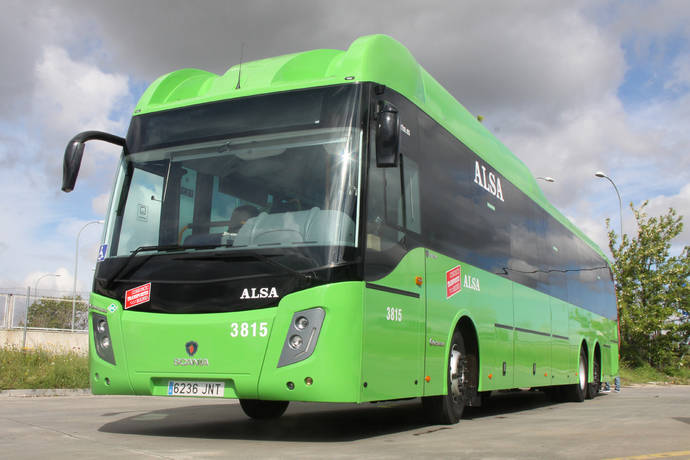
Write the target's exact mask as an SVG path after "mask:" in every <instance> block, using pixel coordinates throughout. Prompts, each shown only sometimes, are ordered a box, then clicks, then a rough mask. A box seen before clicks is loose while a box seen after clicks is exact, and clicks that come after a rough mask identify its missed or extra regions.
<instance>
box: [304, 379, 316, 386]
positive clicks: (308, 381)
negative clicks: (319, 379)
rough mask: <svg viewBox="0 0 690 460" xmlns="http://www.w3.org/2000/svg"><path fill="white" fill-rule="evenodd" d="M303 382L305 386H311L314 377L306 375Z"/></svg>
mask: <svg viewBox="0 0 690 460" xmlns="http://www.w3.org/2000/svg"><path fill="white" fill-rule="evenodd" d="M304 383H305V385H307V386H311V384H312V383H314V379H312V378H311V377H307V378H306V379H304Z"/></svg>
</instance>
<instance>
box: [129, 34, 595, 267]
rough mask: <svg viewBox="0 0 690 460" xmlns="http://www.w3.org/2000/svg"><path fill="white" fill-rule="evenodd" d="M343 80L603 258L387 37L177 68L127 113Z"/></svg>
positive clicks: (520, 166)
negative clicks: (441, 141)
mask: <svg viewBox="0 0 690 460" xmlns="http://www.w3.org/2000/svg"><path fill="white" fill-rule="evenodd" d="M240 67H241V69H240ZM238 78H240V81H239V84H238ZM348 82H351V83H354V82H376V83H379V84H383V85H386V86H387V87H390V88H392V89H394V90H395V91H397V92H399V93H400V94H402V95H404V96H405V97H407V98H408V99H409V100H410V101H412V102H413V103H415V104H416V105H417V106H418V107H419V108H420V109H422V110H423V111H424V112H426V113H427V114H428V115H429V116H430V117H432V118H433V119H434V120H436V122H438V123H439V124H440V125H442V126H443V127H444V128H445V129H447V130H448V131H449V132H451V133H452V134H453V135H455V136H456V137H457V138H458V139H460V140H461V141H462V142H463V143H464V144H465V145H467V147H469V148H470V149H472V150H473V151H474V152H475V153H476V154H477V155H479V156H480V157H481V158H482V159H483V160H484V161H486V162H487V163H489V164H490V165H491V166H492V167H493V168H494V169H496V170H497V171H499V172H500V173H501V174H502V175H503V176H504V177H506V178H507V179H508V180H509V181H511V182H512V183H513V184H514V185H515V186H516V187H518V188H519V189H520V190H522V191H523V192H524V193H525V194H527V196H529V197H530V198H531V199H532V200H534V201H535V202H537V203H538V204H539V205H540V206H541V207H542V208H543V209H544V210H545V211H546V212H548V213H549V214H551V215H552V216H553V217H554V218H555V219H557V220H558V221H560V222H561V223H562V224H563V225H565V226H566V227H567V228H569V229H570V230H571V231H573V232H574V233H575V234H577V235H578V236H579V237H580V238H582V239H583V240H584V241H586V242H587V243H588V244H589V245H590V246H591V247H592V248H594V249H595V250H596V251H597V252H598V253H599V254H600V255H601V256H602V257H603V258H604V259H606V260H607V258H606V256H605V255H604V253H603V252H602V251H601V249H600V248H599V247H598V246H597V245H596V244H595V243H594V242H593V241H592V240H590V239H589V238H588V237H587V236H586V235H585V234H584V233H583V232H582V231H581V230H580V229H578V228H577V227H576V226H575V225H573V224H572V222H570V221H569V220H568V219H567V218H566V217H565V216H564V215H563V214H561V213H560V212H559V211H558V210H557V209H556V208H555V207H554V206H553V205H552V204H551V203H550V202H549V201H548V200H547V199H546V197H545V196H544V194H543V193H542V191H541V189H540V188H539V186H538V185H537V183H536V180H535V179H534V176H533V175H532V173H531V172H530V170H529V169H528V168H527V166H526V165H525V164H524V163H523V162H522V161H521V160H520V159H519V158H517V157H516V156H515V155H514V154H513V153H512V152H511V151H510V150H508V148H506V147H505V146H504V145H503V144H502V143H501V142H500V141H499V140H498V139H496V138H495V137H494V136H493V135H492V134H491V133H490V132H489V131H488V130H487V129H486V128H485V127H484V125H482V124H481V123H480V122H479V121H477V119H476V117H475V116H473V115H472V114H471V113H470V112H469V111H468V110H467V109H465V107H463V106H462V104H460V103H459V102H458V101H457V100H456V99H455V98H454V97H453V96H452V95H451V94H450V93H449V92H448V91H446V89H445V88H443V87H442V86H441V85H440V84H439V83H438V82H437V81H436V80H435V79H434V78H433V77H432V76H431V75H430V74H429V73H428V72H427V71H426V70H424V68H422V66H420V65H419V63H418V62H417V61H416V59H415V58H414V57H413V56H412V54H411V53H410V52H409V51H408V50H407V48H405V47H404V46H403V45H402V44H401V43H399V42H398V41H396V40H394V39H393V38H391V37H389V36H387V35H367V36H364V37H360V38H358V39H356V40H355V41H354V42H352V44H351V45H350V47H349V48H348V49H347V51H342V50H331V49H319V50H312V51H305V52H301V53H295V54H287V55H284V56H278V57H273V58H268V59H261V60H258V61H251V62H243V63H242V64H241V66H240V65H234V66H232V67H230V68H229V69H228V70H227V72H225V73H224V74H223V75H216V74H214V73H211V72H207V71H204V70H198V69H182V70H177V71H174V72H171V73H169V74H166V75H163V76H161V77H160V78H158V79H157V80H156V81H154V82H153V83H152V84H151V85H150V86H149V87H148V89H147V90H146V91H145V92H144V94H143V95H142V97H141V98H140V100H139V103H138V104H137V106H136V108H135V110H134V115H139V114H144V113H150V112H157V111H161V110H168V109H173V108H178V107H185V106H189V105H195V104H202V103H206V102H214V101H220V100H227V99H235V98H240V97H246V96H252V95H256V94H265V93H271V92H279V91H288V90H293V89H298V88H309V87H317V86H327V85H335V84H343V83H348Z"/></svg>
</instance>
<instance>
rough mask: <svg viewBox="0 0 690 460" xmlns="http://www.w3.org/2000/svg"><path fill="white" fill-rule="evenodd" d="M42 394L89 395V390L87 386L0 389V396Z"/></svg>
mask: <svg viewBox="0 0 690 460" xmlns="http://www.w3.org/2000/svg"><path fill="white" fill-rule="evenodd" d="M44 396H91V390H90V389H89V388H51V389H28V390H3V391H0V398H38V397H44Z"/></svg>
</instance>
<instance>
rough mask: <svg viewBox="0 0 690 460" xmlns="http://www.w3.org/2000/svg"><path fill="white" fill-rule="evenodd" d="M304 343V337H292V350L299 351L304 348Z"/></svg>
mask: <svg viewBox="0 0 690 460" xmlns="http://www.w3.org/2000/svg"><path fill="white" fill-rule="evenodd" d="M302 342H303V340H302V337H300V336H299V335H293V336H292V337H290V348H292V349H293V350H299V349H300V348H302Z"/></svg>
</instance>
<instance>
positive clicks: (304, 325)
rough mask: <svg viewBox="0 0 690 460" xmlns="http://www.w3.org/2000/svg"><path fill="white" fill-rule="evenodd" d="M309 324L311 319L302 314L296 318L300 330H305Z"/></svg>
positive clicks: (296, 324)
mask: <svg viewBox="0 0 690 460" xmlns="http://www.w3.org/2000/svg"><path fill="white" fill-rule="evenodd" d="M307 326H309V320H308V319H307V318H305V317H304V316H300V317H299V318H297V319H296V320H295V327H296V328H297V329H299V330H300V331H302V330H304V329H306V328H307Z"/></svg>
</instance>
